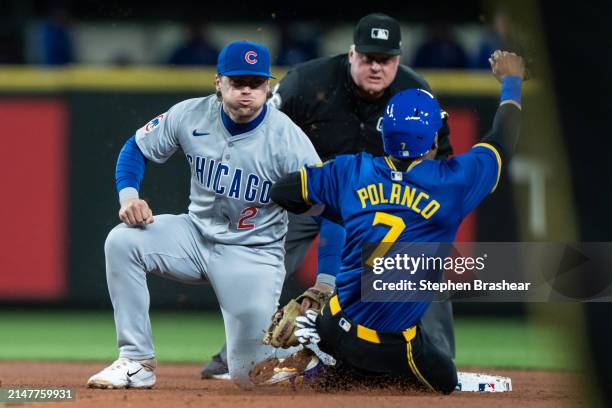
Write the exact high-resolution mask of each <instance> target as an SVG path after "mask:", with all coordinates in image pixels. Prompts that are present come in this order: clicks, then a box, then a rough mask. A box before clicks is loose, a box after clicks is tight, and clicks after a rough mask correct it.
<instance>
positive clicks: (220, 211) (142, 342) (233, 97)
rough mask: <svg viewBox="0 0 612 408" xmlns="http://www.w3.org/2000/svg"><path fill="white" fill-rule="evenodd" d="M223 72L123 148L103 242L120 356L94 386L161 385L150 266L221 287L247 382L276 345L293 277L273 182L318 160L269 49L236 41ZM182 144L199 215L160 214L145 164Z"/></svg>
mask: <svg viewBox="0 0 612 408" xmlns="http://www.w3.org/2000/svg"><path fill="white" fill-rule="evenodd" d="M217 72H218V75H217V76H216V79H215V85H216V90H217V93H216V95H210V96H207V97H204V98H195V99H189V100H186V101H183V102H180V103H178V104H176V105H174V106H173V107H171V108H170V109H169V110H168V111H167V112H165V113H162V114H161V115H159V116H157V117H156V118H154V119H153V120H151V121H150V122H149V123H147V124H146V125H145V126H143V127H142V128H140V129H138V130H137V131H136V135H135V136H134V137H132V138H130V139H129V140H128V141H127V143H126V144H125V146H124V147H123V149H122V151H121V153H120V155H119V158H118V161H117V169H116V182H117V191H118V193H119V200H120V203H121V210H120V211H119V217H120V219H121V221H123V223H122V224H120V225H118V226H117V227H116V228H114V229H113V230H112V231H111V232H110V234H109V235H108V238H107V239H106V244H105V253H106V277H107V283H108V289H109V293H110V297H111V301H112V304H113V308H114V312H115V325H116V329H117V343H118V347H119V359H118V360H116V361H115V362H114V363H113V364H111V365H110V366H109V367H107V368H105V369H104V370H102V371H100V372H99V373H97V374H96V375H94V376H92V377H91V378H90V379H89V381H88V385H89V386H90V387H94V388H126V387H132V388H150V387H152V386H153V385H154V384H155V380H156V378H155V372H154V370H155V366H156V361H155V352H154V348H153V342H152V333H151V325H150V322H149V315H148V309H149V292H148V289H147V284H146V276H147V274H148V273H154V274H157V275H159V276H162V277H165V278H169V279H174V280H178V281H181V282H186V283H203V282H208V283H210V284H211V285H212V286H213V288H214V290H215V293H216V295H217V298H218V300H219V304H220V306H221V312H222V314H223V320H224V324H225V333H226V337H227V338H226V341H227V352H228V365H229V372H230V376H231V378H232V379H233V380H234V381H236V382H237V383H239V384H240V385H250V382H249V378H248V372H249V369H250V368H251V366H252V365H253V364H254V362H257V361H260V360H263V359H265V358H266V357H268V356H269V355H270V353H271V352H273V349H272V348H271V347H270V346H266V345H263V344H262V343H261V333H262V332H263V331H264V330H265V328H266V326H267V325H268V323H269V317H270V315H271V314H272V313H273V312H274V311H275V310H276V307H277V302H278V298H279V295H280V292H281V287H282V284H283V280H284V275H285V268H284V264H283V257H284V249H283V244H284V238H285V235H286V232H287V213H286V211H285V210H284V209H283V208H281V207H280V206H278V205H277V204H275V203H274V202H273V201H272V200H271V198H270V192H271V187H272V185H273V183H274V182H276V181H278V180H280V179H281V178H282V177H283V176H285V175H288V174H290V173H292V172H295V171H297V170H298V169H299V168H301V167H303V166H304V165H307V164H316V163H319V162H320V159H319V157H318V155H317V153H316V152H315V150H314V148H313V146H312V144H311V143H310V141H309V139H308V138H307V137H306V135H305V134H304V133H303V132H302V130H300V128H299V127H298V126H296V125H295V124H294V123H293V122H292V121H291V120H290V119H289V118H288V117H287V116H286V115H285V114H284V113H282V112H280V111H279V110H277V109H276V108H275V107H274V106H273V105H271V104H268V103H267V102H266V101H267V99H268V97H270V85H269V78H270V77H271V75H270V55H269V53H268V50H267V48H265V47H263V46H261V45H259V44H255V43H250V42H235V43H231V44H229V45H228V46H227V47H225V48H224V49H223V50H222V51H221V53H220V55H219V59H218V63H217ZM179 149H181V150H182V152H183V153H184V154H185V157H186V159H187V162H188V164H189V166H190V168H191V192H190V200H191V203H190V205H189V211H188V213H187V214H181V215H159V216H155V218H154V217H153V212H152V211H151V209H150V208H149V205H148V203H147V202H145V201H144V200H142V199H140V198H139V192H138V190H139V187H140V182H141V180H142V178H143V175H144V170H145V165H146V162H147V161H154V162H156V163H164V162H165V161H166V160H167V159H168V158H169V157H170V156H171V155H172V154H174V153H175V152H176V151H178V150H179Z"/></svg>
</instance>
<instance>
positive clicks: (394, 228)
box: [366, 212, 406, 266]
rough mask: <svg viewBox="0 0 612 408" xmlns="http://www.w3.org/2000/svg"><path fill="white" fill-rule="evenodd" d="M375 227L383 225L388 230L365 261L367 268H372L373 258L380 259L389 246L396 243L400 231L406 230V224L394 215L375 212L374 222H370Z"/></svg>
mask: <svg viewBox="0 0 612 408" xmlns="http://www.w3.org/2000/svg"><path fill="white" fill-rule="evenodd" d="M375 225H384V226H387V227H389V228H390V229H389V231H388V232H387V234H386V235H385V236H384V237H383V239H382V241H381V242H380V244H378V246H376V248H375V249H374V251H373V252H372V254H371V255H370V256H369V258H368V259H367V260H366V265H368V266H372V265H373V264H374V258H382V257H383V256H385V254H386V253H387V251H388V250H389V248H390V244H392V243H394V242H395V241H397V239H398V238H399V236H400V234H401V233H402V231H404V229H406V224H405V223H404V220H403V219H402V218H401V217H397V216H395V215H391V214H387V213H384V212H377V213H376V214H375V215H374V222H372V226H375Z"/></svg>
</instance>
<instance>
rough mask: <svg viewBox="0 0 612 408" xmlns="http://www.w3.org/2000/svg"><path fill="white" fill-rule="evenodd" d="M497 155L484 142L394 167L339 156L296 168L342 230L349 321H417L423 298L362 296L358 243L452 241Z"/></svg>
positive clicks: (489, 181)
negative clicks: (398, 299)
mask: <svg viewBox="0 0 612 408" xmlns="http://www.w3.org/2000/svg"><path fill="white" fill-rule="evenodd" d="M500 171H501V158H500V155H499V153H498V151H497V150H496V148H495V147H494V146H492V145H490V144H487V143H479V144H477V145H475V146H474V147H473V148H472V149H471V150H470V151H469V152H468V153H465V154H461V155H458V156H455V157H454V158H452V159H450V160H446V161H441V160H423V161H417V162H414V163H412V165H411V166H410V167H409V168H408V169H407V170H406V171H404V172H398V171H397V169H396V168H395V166H394V164H393V162H392V161H391V160H390V159H389V158H388V157H373V156H371V155H370V154H367V153H360V154H357V155H343V156H338V157H336V159H335V160H332V161H329V162H326V163H325V164H324V165H323V166H318V167H316V166H315V167H306V168H303V169H302V171H301V176H302V195H303V199H304V200H305V201H306V202H307V203H310V204H325V208H326V212H327V213H328V214H329V215H332V216H334V217H339V218H341V219H342V221H343V223H344V227H345V229H346V244H345V247H344V250H343V254H342V267H341V269H340V271H339V272H338V274H337V276H336V289H337V293H338V299H339V301H340V305H341V306H342V310H343V311H344V313H346V315H347V317H349V318H350V319H352V320H353V321H354V322H356V323H358V324H361V325H363V326H366V327H368V328H371V329H374V330H379V331H381V332H400V331H402V330H404V329H407V328H409V327H411V326H413V325H414V324H416V323H417V322H418V321H419V320H420V319H421V316H422V315H423V313H424V312H425V310H426V309H427V307H428V306H429V302H427V301H423V302H405V303H398V302H386V303H385V302H362V301H361V299H360V297H361V279H360V278H361V273H362V271H363V266H362V248H363V245H364V244H367V243H377V242H382V241H383V240H384V242H453V241H454V239H455V235H456V234H457V229H458V228H459V225H460V224H461V221H462V220H463V219H464V218H465V216H466V215H468V214H469V213H470V212H471V211H472V210H473V209H474V208H475V207H476V206H477V205H478V204H479V203H480V202H481V201H482V200H483V199H484V198H485V197H486V196H487V195H488V194H489V193H490V192H492V191H493V190H494V189H495V187H496V185H497V182H498V180H499V175H500Z"/></svg>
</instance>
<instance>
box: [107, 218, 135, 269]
mask: <svg viewBox="0 0 612 408" xmlns="http://www.w3.org/2000/svg"><path fill="white" fill-rule="evenodd" d="M131 232H132V231H130V229H129V228H128V227H127V226H125V225H124V224H120V225H118V226H116V227H115V228H113V229H112V230H111V232H110V233H109V234H108V236H107V237H106V242H105V243H104V253H105V255H106V259H107V261H108V260H109V259H113V258H125V257H129V256H131V255H132V254H133V252H134V250H135V247H136V242H135V240H134V237H133V236H132V235H133V234H131Z"/></svg>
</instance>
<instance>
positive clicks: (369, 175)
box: [252, 51, 525, 393]
mask: <svg viewBox="0 0 612 408" xmlns="http://www.w3.org/2000/svg"><path fill="white" fill-rule="evenodd" d="M491 67H492V71H493V74H494V76H495V77H496V78H497V79H498V80H499V81H500V82H501V84H502V90H501V102H500V106H499V108H498V110H497V112H496V115H495V119H494V122H493V128H492V130H491V132H490V133H489V134H488V135H486V136H485V137H484V138H483V139H482V141H481V142H480V143H478V144H476V145H475V146H474V147H473V148H472V149H471V150H470V151H469V152H467V153H465V154H461V155H458V156H455V157H453V158H452V159H449V160H446V161H441V160H430V159H432V158H433V157H435V154H436V149H437V146H438V145H437V132H438V130H439V129H440V127H441V123H442V122H441V110H440V107H439V105H438V102H437V101H436V99H435V98H434V97H433V96H432V95H431V94H430V93H429V92H427V91H425V90H422V89H410V90H406V91H403V92H400V93H399V94H397V95H395V96H394V97H392V98H391V100H390V101H389V103H388V105H387V108H386V111H385V115H384V117H383V124H382V135H383V143H384V151H385V153H386V156H381V157H373V156H372V155H370V154H367V153H360V154H357V155H344V156H338V157H336V159H334V160H332V161H329V162H326V163H325V164H324V165H322V166H320V165H319V166H306V167H305V168H303V169H301V170H300V172H297V173H293V174H291V175H289V176H287V177H285V178H283V179H281V180H280V181H278V182H277V183H276V184H275V185H274V186H273V187H272V199H273V200H274V201H275V202H277V203H278V204H279V205H281V206H282V207H284V208H286V209H288V210H289V211H291V212H296V213H305V212H308V213H310V214H316V213H321V212H322V214H323V216H324V217H327V218H330V219H332V220H336V221H338V222H341V223H342V224H344V227H345V230H346V234H347V236H346V245H345V249H344V252H343V254H342V266H341V268H340V270H339V271H338V272H337V275H336V290H335V293H334V295H333V296H332V297H331V298H330V299H329V301H327V302H326V304H325V307H323V309H322V311H321V312H320V314H319V313H316V312H315V311H313V310H308V311H307V312H306V314H305V315H304V316H299V317H297V318H296V319H295V322H296V323H295V324H296V330H295V331H294V333H293V334H294V336H295V337H296V339H297V341H299V342H300V343H302V344H311V343H318V347H319V348H320V349H321V350H322V351H324V352H325V353H328V354H330V355H331V356H333V357H334V358H336V360H337V361H338V363H337V369H336V370H338V371H337V372H350V373H351V374H352V375H355V376H357V377H367V378H372V377H384V378H389V379H394V380H398V379H399V380H407V381H413V382H418V383H420V384H422V385H423V386H424V387H427V388H429V389H431V390H435V391H439V392H442V393H450V392H452V391H453V390H454V389H455V386H456V384H457V371H456V368H455V365H454V363H453V361H452V359H451V358H450V357H449V356H448V355H446V354H445V353H442V352H441V351H440V350H438V348H437V347H436V346H435V345H434V343H433V342H432V341H431V339H430V338H429V337H428V336H427V334H426V332H424V331H422V330H420V328H419V324H420V319H421V317H422V316H423V314H424V312H425V310H426V309H427V307H428V306H429V302H428V301H425V300H424V301H418V302H403V303H401V302H391V301H389V302H365V301H363V300H362V299H361V275H362V272H363V270H364V265H363V263H362V262H363V259H362V251H363V250H364V245H366V244H369V243H394V242H446V243H450V242H453V241H454V239H455V235H456V233H457V229H458V228H459V225H460V224H461V221H462V220H463V219H464V218H465V217H466V216H467V215H468V214H469V213H470V212H471V211H472V210H473V209H474V208H476V206H477V205H478V204H479V203H480V202H481V201H482V200H483V199H484V198H485V197H486V196H487V195H488V194H489V193H491V192H493V191H494V190H495V188H496V186H497V183H498V181H499V176H500V171H501V166H502V164H503V163H504V162H507V161H508V160H509V158H510V156H511V154H512V152H513V150H514V145H515V143H516V141H517V138H518V132H519V125H520V109H521V100H520V96H521V83H522V79H523V77H524V72H525V68H524V63H523V60H522V58H521V57H519V56H517V55H515V54H512V53H508V52H501V51H496V52H495V53H494V54H493V55H492V57H491ZM387 249H388V246H385V245H379V246H378V247H376V249H374V250H373V252H372V253H371V254H370V255H369V256H368V258H369V257H372V256H374V255H376V256H382V255H383V254H384V252H385V251H386V250H387ZM366 262H367V261H366ZM272 343H273V344H275V342H272ZM276 343H277V342H276ZM287 345H290V344H288V343H283V344H281V346H287ZM283 364H284V365H283V367H286V364H287V362H286V361H284V362H283ZM252 374H253V373H252Z"/></svg>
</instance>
